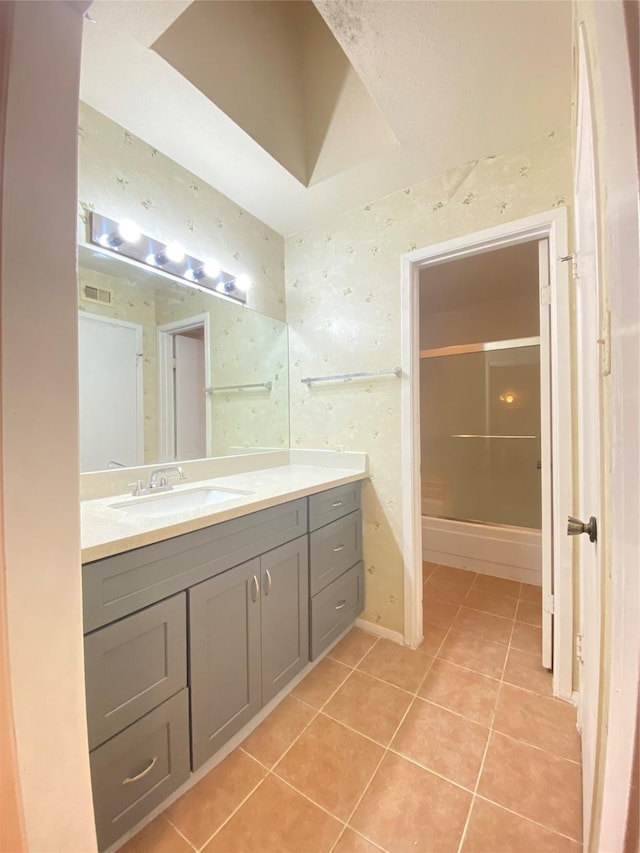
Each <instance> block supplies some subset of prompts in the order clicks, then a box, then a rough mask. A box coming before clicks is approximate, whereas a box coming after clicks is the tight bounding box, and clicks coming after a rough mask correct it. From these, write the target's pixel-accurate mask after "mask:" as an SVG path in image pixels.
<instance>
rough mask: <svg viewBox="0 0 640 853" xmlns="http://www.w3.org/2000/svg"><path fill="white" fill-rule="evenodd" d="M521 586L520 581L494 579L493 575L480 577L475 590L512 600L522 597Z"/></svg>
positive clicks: (475, 584)
mask: <svg viewBox="0 0 640 853" xmlns="http://www.w3.org/2000/svg"><path fill="white" fill-rule="evenodd" d="M520 586H521V584H520V581H510V580H506V579H505V578H494V577H493V575H478V577H477V578H476V582H475V583H474V585H473V588H474V589H482V590H484V591H485V592H492V593H494V595H506V596H509V597H510V598H518V597H519V595H520Z"/></svg>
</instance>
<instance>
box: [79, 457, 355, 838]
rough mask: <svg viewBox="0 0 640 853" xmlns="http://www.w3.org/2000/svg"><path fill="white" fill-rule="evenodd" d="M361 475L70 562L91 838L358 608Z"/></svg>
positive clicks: (183, 764) (129, 822) (213, 746)
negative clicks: (76, 600)
mask: <svg viewBox="0 0 640 853" xmlns="http://www.w3.org/2000/svg"><path fill="white" fill-rule="evenodd" d="M272 475H273V476H276V473H275V472H274V473H273V474H272ZM363 476H364V474H363V475H361V476H360V478H362V477H363ZM329 480H330V478H329ZM325 485H326V484H325ZM360 485H361V484H360V482H359V480H356V479H353V481H352V482H347V483H343V484H341V485H338V486H333V487H330V488H322V487H320V488H319V487H318V486H316V487H308V488H307V489H306V491H307V494H306V495H305V496H303V497H296V498H295V499H293V500H282V501H281V502H278V503H276V504H275V505H271V506H268V507H266V508H264V509H259V510H257V511H253V512H252V511H246V512H241V513H240V514H238V511H237V510H236V513H235V515H236V517H233V518H229V519H228V520H223V521H218V522H216V521H213V523H207V521H208V520H209V522H211V520H214V519H215V518H216V517H218V516H217V515H216V513H211V514H210V515H209V516H207V515H206V514H204V515H201V516H200V517H199V520H198V523H199V524H200V525H201V526H200V527H199V529H196V530H191V531H189V532H186V533H181V534H178V535H172V536H170V537H169V538H166V535H167V528H163V527H162V526H158V525H157V524H156V530H157V534H158V537H162V538H159V541H155V542H151V543H150V544H145V545H143V546H142V547H134V548H132V549H131V550H126V551H123V552H121V553H110V554H108V555H107V556H104V557H102V558H99V559H94V560H91V561H90V562H86V563H85V564H84V565H83V597H84V631H85V670H86V689H87V719H88V730H89V746H90V751H91V752H90V761H91V773H92V784H93V797H94V806H95V815H96V825H97V832H98V841H99V846H100V848H101V849H105V848H106V847H108V846H110V845H111V844H112V843H114V842H115V841H116V840H117V839H118V838H120V837H121V836H122V835H123V834H124V833H125V832H126V831H127V830H129V829H130V828H132V827H134V826H135V825H136V824H137V823H138V822H140V821H141V820H142V819H143V818H144V817H145V815H147V814H148V813H149V812H151V811H152V810H154V809H156V808H157V807H158V806H160V805H161V804H162V803H163V802H164V801H165V800H166V799H167V798H168V797H169V796H170V795H171V794H172V792H174V791H176V790H177V789H178V788H180V787H181V786H183V785H184V783H186V782H187V780H188V779H189V776H190V774H191V773H192V772H194V771H196V770H198V769H199V768H201V767H203V765H205V764H206V762H208V761H210V760H211V759H212V757H213V756H214V755H215V754H216V752H217V751H218V750H219V749H220V748H221V747H222V746H223V745H224V744H225V743H226V742H227V741H228V740H229V739H230V738H231V737H233V736H234V735H236V734H237V733H238V732H240V731H241V730H242V729H243V728H244V727H246V726H247V725H248V724H250V721H251V720H252V718H253V717H254V716H255V715H256V714H257V713H258V712H259V711H260V710H261V708H262V707H263V706H265V705H266V704H267V703H269V702H270V701H271V700H272V699H273V698H274V697H275V696H276V695H277V694H279V693H280V692H281V691H283V690H284V689H285V687H286V686H287V685H288V684H289V683H290V682H291V680H292V679H293V678H294V677H295V676H296V675H297V674H299V673H300V672H301V670H303V669H304V668H305V667H306V666H307V665H308V663H309V661H313V660H315V659H316V658H317V657H318V656H319V655H320V654H321V653H322V652H323V651H324V650H326V649H327V647H328V646H330V645H331V643H332V642H333V641H334V640H335V639H336V638H337V637H339V636H340V634H342V633H343V632H344V631H345V630H346V629H347V628H348V627H349V625H350V624H352V623H353V621H354V619H355V618H356V616H357V615H358V614H359V613H360V612H361V611H362V609H363V604H364V601H363V598H364V590H363V582H364V580H363V563H362V517H361V510H360ZM246 503H247V507H248V509H250V508H251V505H252V504H251V501H250V500H249V499H247V501H246ZM227 514H228V513H227ZM148 535H149V534H148V533H147V534H146V536H147V538H148ZM116 547H117V546H116V545H110V546H109V548H108V550H109V551H113V550H114V548H116ZM94 550H95V549H94ZM212 763H213V762H212Z"/></svg>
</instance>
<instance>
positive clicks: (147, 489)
mask: <svg viewBox="0 0 640 853" xmlns="http://www.w3.org/2000/svg"><path fill="white" fill-rule="evenodd" d="M172 471H177V473H178V476H179V477H180V479H181V480H186V479H187V475H186V474H185V473H184V468H183V467H182V465H168V466H167V467H166V468H156V470H155V471H152V473H151V477H150V479H149V485H147V484H146V483H145V481H144V480H136V482H135V483H129V485H130V486H133V491H132V492H131V494H132V495H134V497H139V496H141V495H152V494H157V493H158V492H170V491H171V489H173V486H172V485H171V483H170V482H169V478H168V477H167V476H165V475H166V474H170V473H171V472H172ZM160 474H161V475H162V476H161V477H160V479H159V480H158V475H160Z"/></svg>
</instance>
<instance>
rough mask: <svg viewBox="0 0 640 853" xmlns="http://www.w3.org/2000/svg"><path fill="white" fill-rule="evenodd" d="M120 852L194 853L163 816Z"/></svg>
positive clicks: (131, 840)
mask: <svg viewBox="0 0 640 853" xmlns="http://www.w3.org/2000/svg"><path fill="white" fill-rule="evenodd" d="M120 850H122V851H123V853H193V847H192V846H191V845H190V844H187V842H186V841H185V840H184V838H183V837H182V836H181V835H180V833H178V832H176V830H175V829H174V828H173V827H172V826H171V825H170V824H168V823H167V821H166V820H165V819H164V817H163V816H162V815H160V816H159V817H157V818H156V819H155V820H152V821H151V823H149V824H147V826H145V828H144V829H141V830H140V832H139V833H138V834H137V835H134V836H133V838H131V839H130V840H129V841H127V843H126V844H124V845H123V846H122V847H121V848H120Z"/></svg>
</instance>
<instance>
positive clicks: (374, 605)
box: [285, 131, 572, 631]
mask: <svg viewBox="0 0 640 853" xmlns="http://www.w3.org/2000/svg"><path fill="white" fill-rule="evenodd" d="M571 174H572V172H571V147H570V140H569V138H568V137H565V136H564V135H561V134H559V133H557V132H555V131H551V132H549V133H548V134H546V135H545V136H543V137H542V138H540V139H538V140H535V141H533V142H532V144H531V146H530V147H528V148H527V149H526V150H523V151H521V152H520V153H518V154H496V155H495V156H491V157H486V158H485V159H484V160H481V161H477V162H474V163H469V164H466V165H464V166H460V167H459V168H456V169H453V170H451V171H449V172H447V173H446V174H443V175H441V176H439V177H438V178H435V179H434V180H431V181H428V182H426V183H422V184H419V185H416V186H413V187H410V188H407V189H405V190H403V191H402V192H399V193H395V194H394V195H391V196H388V197H386V198H383V199H380V200H378V201H376V202H373V203H372V204H368V205H367V206H366V207H364V208H360V209H357V210H353V211H351V212H349V213H346V214H344V215H343V216H340V217H338V218H337V219H336V220H335V221H333V222H331V223H328V224H327V225H326V226H325V227H324V228H316V229H311V230H309V231H305V232H302V233H300V234H297V235H294V236H292V237H289V238H287V240H286V248H285V260H286V294H287V318H288V322H289V335H290V360H291V361H290V373H291V446H292V447H318V448H329V449H335V448H339V447H340V448H344V449H345V450H360V451H365V452H367V453H368V454H369V467H370V471H371V479H370V482H368V483H367V485H366V486H365V489H364V493H363V517H364V560H365V568H366V579H367V583H366V604H365V612H364V614H363V618H364V619H366V620H368V621H370V622H374V623H378V624H380V625H382V626H384V627H386V628H389V629H392V630H394V631H402V629H403V560H402V552H401V548H402V515H403V512H405V511H406V508H405V507H403V505H402V494H401V485H400V483H401V474H402V472H401V447H400V390H401V383H402V382H403V381H406V380H403V379H401V380H398V379H396V378H395V377H394V376H393V375H392V376H385V377H377V378H375V379H371V380H351V381H348V382H336V383H327V384H318V385H316V386H312V387H307V386H306V385H303V384H301V382H300V379H301V378H302V377H303V376H309V375H316V376H317V375H322V374H327V375H328V374H332V373H346V372H349V371H359V370H377V369H384V368H391V367H395V366H397V365H399V363H400V329H401V326H400V257H401V255H402V254H403V253H405V252H409V251H411V250H414V249H417V248H420V247H423V246H428V245H430V244H434V243H438V242H440V241H443V240H447V239H451V238H453V237H456V236H459V235H463V234H468V233H472V232H474V231H478V230H480V229H482V228H487V227H490V226H492V225H497V224H498V223H500V222H503V221H505V220H509V219H518V218H521V217H524V216H528V215H530V214H532V213H536V212H539V211H543V210H548V209H550V208H553V207H559V206H563V205H566V204H567V203H568V200H569V199H570V194H571V180H572V179H571Z"/></svg>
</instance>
